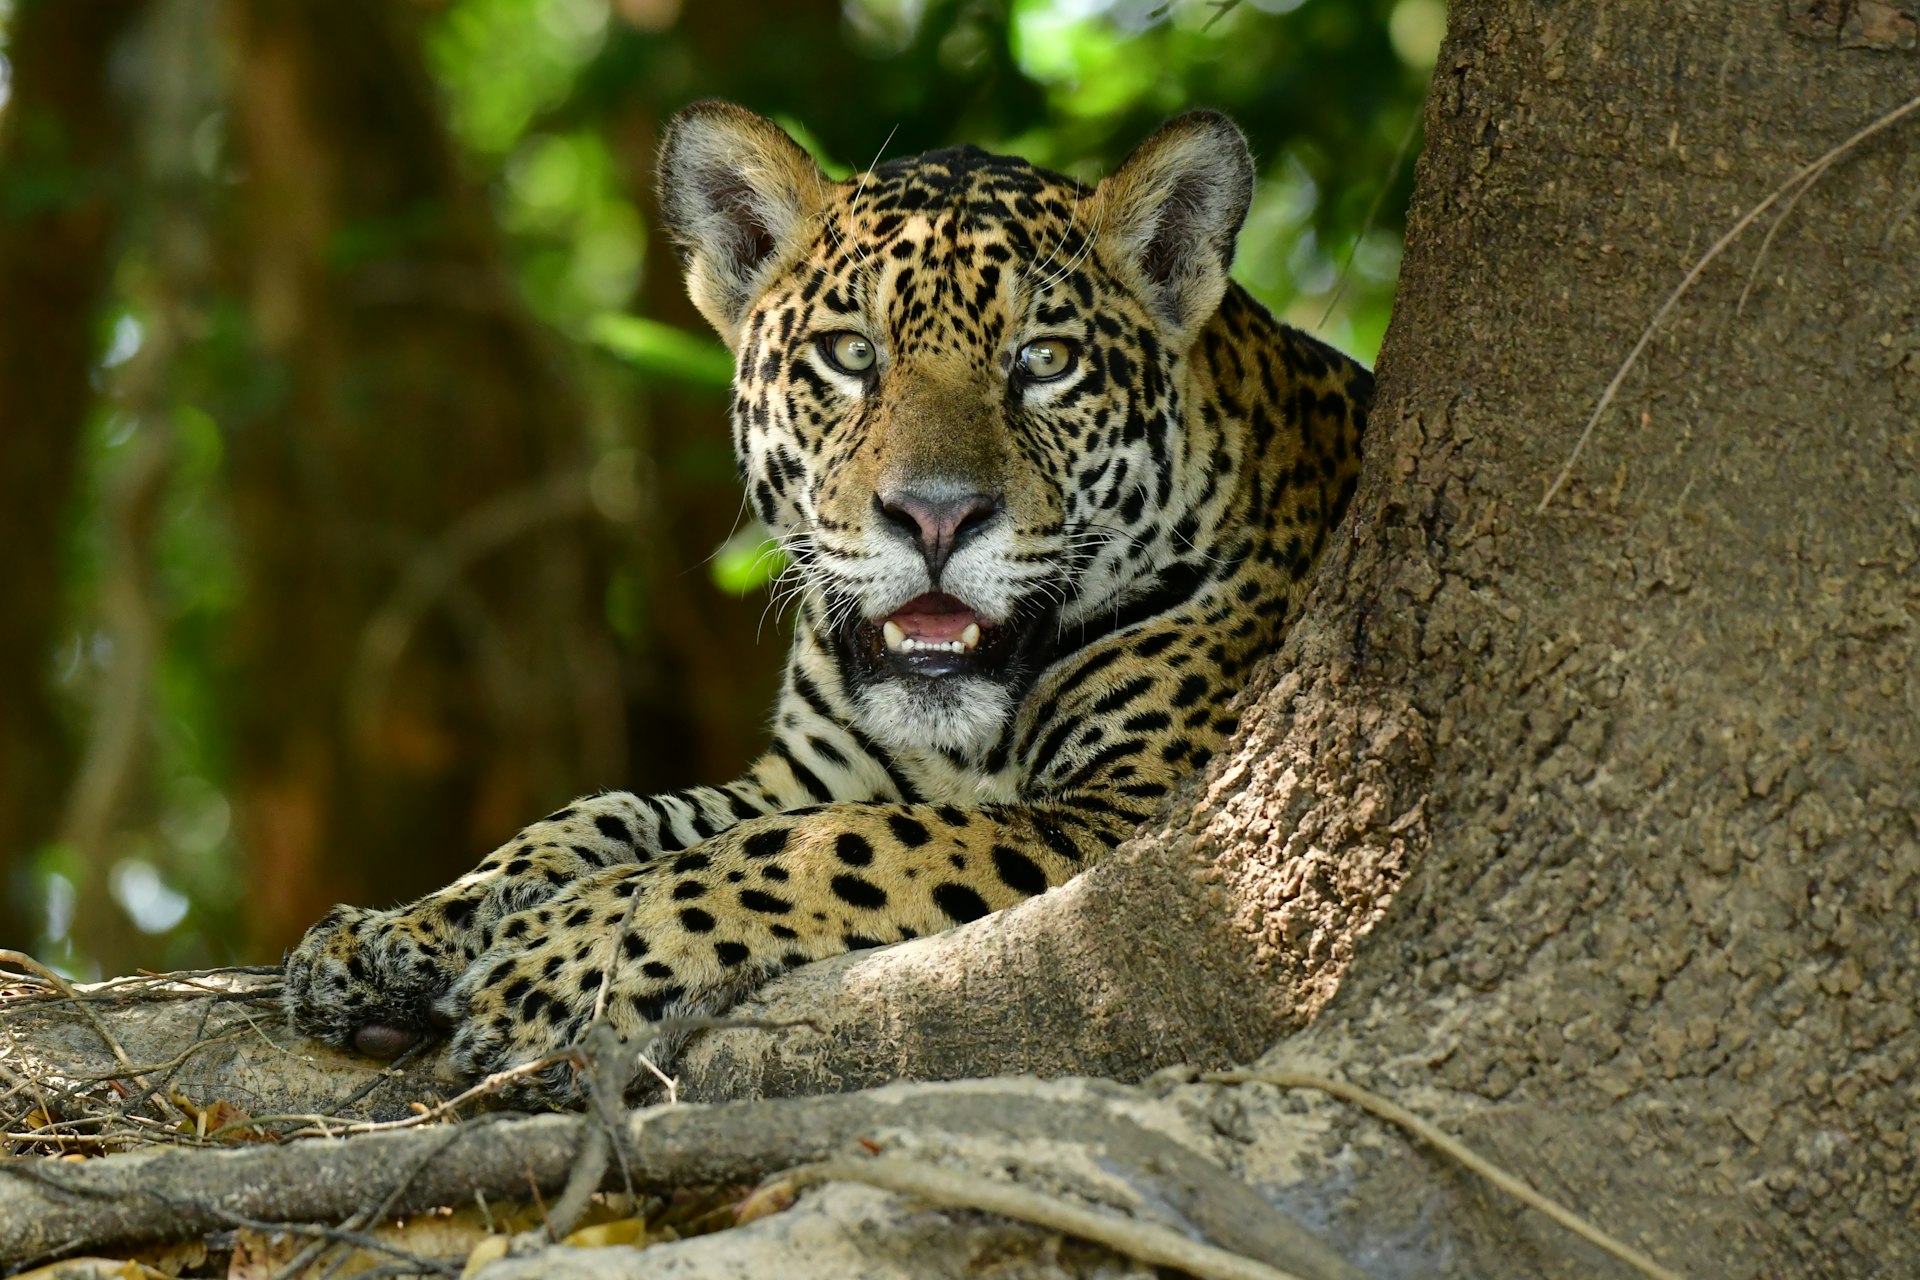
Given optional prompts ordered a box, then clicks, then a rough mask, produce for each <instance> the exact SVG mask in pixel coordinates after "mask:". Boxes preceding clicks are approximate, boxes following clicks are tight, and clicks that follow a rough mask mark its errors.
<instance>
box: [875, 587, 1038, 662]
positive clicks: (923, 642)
mask: <svg viewBox="0 0 1920 1280" xmlns="http://www.w3.org/2000/svg"><path fill="white" fill-rule="evenodd" d="M1039 622H1040V619H1037V618H1008V619H1001V620H999V621H994V620H991V619H988V618H985V617H983V616H981V615H980V614H978V613H976V612H975V611H974V610H973V607H972V606H971V605H969V604H967V603H966V602H965V601H964V600H961V599H960V598H959V597H957V596H950V595H948V594H947V593H946V592H944V591H930V592H928V593H927V594H925V595H919V596H915V597H914V598H913V599H911V600H909V601H907V602H906V603H905V604H903V605H901V606H900V607H899V608H898V609H895V610H894V611H893V612H892V613H890V614H888V615H887V616H885V617H884V618H863V619H860V620H858V621H856V622H855V623H854V624H853V625H852V627H851V629H850V632H851V633H850V634H849V635H848V636H847V641H848V648H849V649H850V650H851V651H852V654H853V656H854V658H855V659H856V661H857V662H858V664H859V666H860V667H861V669H862V673H863V674H865V675H866V676H868V677H869V678H885V677H886V676H889V675H905V676H922V677H927V678H934V679H943V678H946V677H950V676H982V677H985V678H987V679H990V680H1005V679H1008V678H1011V676H1012V675H1013V674H1014V672H1015V668H1017V667H1021V666H1025V665H1027V664H1025V663H1023V662H1021V661H1020V660H1021V659H1022V658H1024V657H1028V656H1030V651H1031V649H1032V647H1033V644H1034V642H1035V641H1036V639H1037V638H1038V636H1039V634H1040V632H1041V631H1042V630H1043V628H1042V627H1041V626H1040V625H1039Z"/></svg>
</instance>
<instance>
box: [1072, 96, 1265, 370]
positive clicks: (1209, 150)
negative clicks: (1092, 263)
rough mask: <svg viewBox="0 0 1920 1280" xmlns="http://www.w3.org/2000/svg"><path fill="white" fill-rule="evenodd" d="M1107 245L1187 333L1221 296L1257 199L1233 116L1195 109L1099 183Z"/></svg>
mask: <svg viewBox="0 0 1920 1280" xmlns="http://www.w3.org/2000/svg"><path fill="white" fill-rule="evenodd" d="M1100 192H1101V195H1102V197H1103V198H1104V204H1105V212H1104V214H1103V225H1102V228H1101V236H1100V238H1101V241H1102V242H1103V243H1102V247H1103V248H1104V249H1105V250H1107V252H1108V254H1109V255H1110V261H1111V262H1112V263H1113V264H1114V265H1115V266H1116V267H1117V268H1118V269H1119V270H1120V271H1121V272H1123V273H1124V274H1125V277H1126V278H1127V280H1128V282H1129V283H1130V284H1132V285H1133V286H1134V287H1135V288H1136V289H1138V290H1139V291H1140V294H1141V296H1142V297H1144V298H1146V299H1147V300H1148V301H1149V303H1150V304H1151V305H1152V306H1153V308H1154V310H1155V311H1156V312H1157V313H1158V314H1159V315H1160V317H1161V319H1162V320H1164V321H1165V322H1166V323H1167V325H1168V326H1169V328H1170V330H1171V331H1172V334H1173V336H1174V337H1176V338H1177V339H1179V340H1180V341H1181V342H1182V343H1185V342H1188V341H1191V340H1192V339H1193V337H1194V336H1195V335H1196V334H1197V333H1198V332H1199V330H1200V326H1201V325H1203V324H1205V323H1206V322H1207V320H1208V319H1209V318H1210V317H1211V316H1212V315H1213V313H1214V312H1215V311H1216V310H1217V309H1218V308H1219V306H1220V298H1221V295H1222V294H1224V293H1225V292H1226V290H1227V268H1228V266H1229V265H1231V264H1232V262H1233V241H1234V237H1235V236H1236V235H1237V234H1239V231H1240V223H1241V222H1242V221H1243V220H1244V219H1245V218H1246V216H1247V205H1248V203H1249V202H1251V201H1252V199H1253V157H1252V156H1251V155H1249V154H1248V152H1247V140H1246V138H1244V137H1242V136H1241V133H1240V130H1239V128H1238V127H1237V126H1236V125H1235V124H1234V123H1233V121H1231V120H1229V119H1227V118H1226V117H1225V116H1223V115H1221V114H1220V113H1219V112H1217V111H1191V112H1188V113H1187V114H1186V115H1183V116H1180V117H1178V118H1177V119H1174V120H1170V121H1168V122H1167V123H1166V124H1165V125H1163V126H1162V127H1161V129H1160V132H1158V133H1156V134H1154V135H1153V136H1152V137H1151V138H1148V139H1147V140H1146V141H1145V142H1143V143H1141V144H1140V145H1139V146H1138V147H1135V148H1134V150H1133V154H1132V155H1130V156H1128V157H1127V158H1126V159H1125V160H1124V161H1122V162H1121V165H1120V167H1119V168H1118V169H1116V170H1114V172H1113V174H1112V175H1111V176H1110V177H1108V178H1106V179H1105V180H1104V181H1102V182H1101V184H1100Z"/></svg>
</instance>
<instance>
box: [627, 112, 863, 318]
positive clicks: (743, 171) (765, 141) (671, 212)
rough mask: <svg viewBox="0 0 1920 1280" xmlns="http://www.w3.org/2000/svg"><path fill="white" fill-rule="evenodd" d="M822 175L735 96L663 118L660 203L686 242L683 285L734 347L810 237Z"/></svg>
mask: <svg viewBox="0 0 1920 1280" xmlns="http://www.w3.org/2000/svg"><path fill="white" fill-rule="evenodd" d="M826 181H827V180H826V177H825V175H823V174H822V173H821V172H820V167H819V166H818V165H816V164H814V162H813V159H812V157H810V156H809V155H807V153H806V152H805V151H802V150H801V149H800V145H799V144H798V143H796V142H795V141H794V140H793V139H792V138H790V137H788V136H787V135H786V132H785V131H784V130H782V129H781V128H780V126H779V125H777V124H775V123H774V122H773V121H771V120H769V119H767V118H766V117H765V116H759V115H755V114H754V113H753V112H751V111H748V110H747V109H746V108H744V107H736V106H734V105H733V104H732V103H731V102H720V101H717V100H708V101H706V102H696V103H694V104H693V105H692V106H690V107H688V108H686V109H685V110H683V111H681V112H680V113H679V114H678V115H676V116H674V118H673V119H672V120H671V121H670V122H669V123H668V124H667V131H666V134H665V136H664V137H662V138H661V140H660V171H659V182H658V185H657V188H656V189H657V190H658V191H659V192H660V209H661V212H662V213H663V214H665V216H666V225H667V230H668V231H669V232H671V233H672V235H673V238H674V239H675V240H677V241H678V242H679V243H680V244H681V245H682V246H683V247H684V248H685V249H686V251H687V254H686V271H687V292H688V294H690V295H691V296H692V298H693V304H694V305H695V306H696V307H698V308H700V314H701V315H703V316H705V317H706V318H707V320H708V321H709V322H710V323H711V324H712V325H713V327H714V328H715V329H717V330H718V331H719V333H720V337H721V338H722V339H723V340H725V342H726V344H727V345H728V346H729V347H732V346H734V345H735V344H736V343H737V341H738V339H739V329H740V320H741V317H742V316H744V315H745V314H746V311H747V308H748V306H749V305H751V304H752V302H753V300H754V299H755V298H756V297H758V296H759V294H760V291H761V290H762V289H764V288H765V287H766V285H767V282H768V280H770V279H771V278H772V276H773V273H774V271H775V270H776V269H777V268H778V266H779V265H780V264H781V263H782V262H785V261H788V260H790V259H791V258H792V257H794V256H796V255H797V254H799V253H800V252H801V251H802V250H803V249H804V248H805V246H806V244H807V243H808V241H809V236H808V235H807V229H808V227H809V225H810V224H811V222H812V219H813V217H814V215H815V214H816V213H818V212H819V210H820V207H821V203H822V200H823V199H824V187H825V184H826Z"/></svg>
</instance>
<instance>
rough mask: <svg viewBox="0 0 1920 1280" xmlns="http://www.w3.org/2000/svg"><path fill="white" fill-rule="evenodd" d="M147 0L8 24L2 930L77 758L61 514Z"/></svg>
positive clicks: (38, 11)
mask: <svg viewBox="0 0 1920 1280" xmlns="http://www.w3.org/2000/svg"><path fill="white" fill-rule="evenodd" d="M144 8H145V5H144V2H143V0H108V2H106V3H101V4H93V5H85V6H82V5H74V4H63V3H60V0H28V2H27V3H24V4H22V5H20V6H19V11H18V12H17V13H16V14H15V15H14V17H13V21H12V29H11V31H10V33H9V40H10V48H9V53H10V55H11V58H10V61H11V63H12V66H13V69H14V80H13V85H12V90H13V92H12V97H11V99H10V100H9V102H8V103H7V106H6V110H5V113H4V116H0V120H3V121H4V128H0V580H3V581H4V582H5V583H6V597H5V605H4V607H0V937H7V938H15V939H25V938H30V937H33V936H35V935H36V934H38V933H39V931H40V922H38V921H30V920H29V919H28V916H29V907H28V904H29V902H30V901H31V900H32V897H33V895H30V894H29V893H28V892H27V889H28V886H27V883H26V880H27V869H26V867H25V866H24V860H25V858H26V857H27V856H28V855H29V854H30V853H31V852H32V851H33V849H34V848H35V847H36V846H37V845H39V844H40V843H41V842H42V841H44V840H45V839H47V838H48V837H50V836H51V835H52V834H53V831H54V828H55V827H56V825H57V824H58V823H59V821H60V806H59V804H58V802H57V801H56V800H54V797H57V796H59V795H60V794H61V793H62V792H63V791H64V790H65V788H66V784H67V781H68V773H69V771H70V769H71V761H70V759H61V758H58V757H59V756H60V755H61V754H62V752H61V750H60V747H59V744H61V743H62V742H63V741H64V734H63V732H62V730H61V728H60V726H59V725H58V723H57V721H56V719H55V717H54V713H53V708H52V706H51V705H50V702H49V699H48V696H47V687H46V686H47V677H48V675H49V674H50V672H51V668H52V661H51V651H52V648H53V643H54V639H53V630H54V623H55V619H56V617H57V616H58V614H59V610H60V604H61V600H60V583H61V573H62V569H63V565H62V558H61V557H60V556H58V555H56V554H53V553H52V548H55V547H57V546H59V545H60V542H61V518H62V516H63V514H64V512H65V507H66V503H67V500H68V498H69V496H70V494H71V491H72V481H73V470H74V460H75V456H76V454H77V452H78V449H79V444H80V437H81V431H82V429H83V427H84V426H85V423H86V416H87V411H88V408H89V406H90V405H91V404H92V402H93V392H92V389H91V387H90V385H89V383H88V376H89V373H90V371H91V369H92V367H93V362H94V361H95V359H97V357H98V354H99V348H100V337H101V326H100V314H99V310H100V305H101V302H102V299H103V295H104V293H105V290H106V284H107V274H108V268H109V265H110V263H111V261H112V250H113V245H114V238H115V235H116V234H117V230H118V226H119V222H120V212H121V207H122V202H123V201H122V197H123V195H124V191H123V190H122V187H121V184H120V183H119V182H118V181H117V175H118V174H119V173H120V172H121V171H122V170H123V169H124V166H125V164H126V162H127V160H128V157H129V154H130V152H131V142H132V127H131V120H130V116H129V113H128V111H127V110H126V105H127V104H126V102H125V98H124V95H123V94H121V93H119V92H117V91H116V89H115V87H114V86H112V85H110V83H109V78H110V77H109V64H110V62H111V61H112V58H113V56H114V53H115V51H116V50H117V49H119V48H120V47H121V45H122V43H123V41H124V39H125V38H126V36H127V35H128V34H129V32H130V31H131V30H132V28H133V27H134V26H135V24H136V21H137V19H138V18H139V16H140V14H141V13H142V11H143V10H144Z"/></svg>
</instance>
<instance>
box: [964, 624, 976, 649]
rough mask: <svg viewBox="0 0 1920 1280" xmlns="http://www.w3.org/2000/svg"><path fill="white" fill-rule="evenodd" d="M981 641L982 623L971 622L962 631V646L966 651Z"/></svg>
mask: <svg viewBox="0 0 1920 1280" xmlns="http://www.w3.org/2000/svg"><path fill="white" fill-rule="evenodd" d="M979 643H980V624H979V623H977V622H969V623H968V624H967V629H966V630H965V631H962V632H961V633H960V648H961V649H962V650H963V651H964V650H967V649H971V648H973V647H974V646H975V645H977V644H979Z"/></svg>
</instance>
